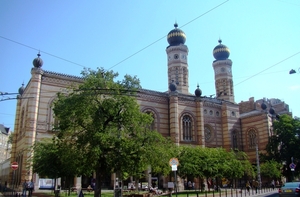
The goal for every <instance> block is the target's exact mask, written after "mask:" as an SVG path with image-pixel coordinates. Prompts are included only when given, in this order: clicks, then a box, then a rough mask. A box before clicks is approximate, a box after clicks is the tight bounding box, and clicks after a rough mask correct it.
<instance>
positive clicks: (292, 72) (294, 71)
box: [289, 68, 300, 75]
mask: <svg viewBox="0 0 300 197" xmlns="http://www.w3.org/2000/svg"><path fill="white" fill-rule="evenodd" d="M298 72H299V73H300V68H298ZM295 73H297V71H296V70H295V69H291V70H290V72H289V74H290V75H292V74H295Z"/></svg>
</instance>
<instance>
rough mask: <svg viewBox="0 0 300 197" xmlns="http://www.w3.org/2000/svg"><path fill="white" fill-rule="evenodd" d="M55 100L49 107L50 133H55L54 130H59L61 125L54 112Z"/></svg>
mask: <svg viewBox="0 0 300 197" xmlns="http://www.w3.org/2000/svg"><path fill="white" fill-rule="evenodd" d="M54 99H55V98H53V99H52V100H51V101H50V102H49V105H48V131H53V129H54V128H57V127H58V125H59V121H58V120H57V119H56V118H55V114H54V111H53V102H54Z"/></svg>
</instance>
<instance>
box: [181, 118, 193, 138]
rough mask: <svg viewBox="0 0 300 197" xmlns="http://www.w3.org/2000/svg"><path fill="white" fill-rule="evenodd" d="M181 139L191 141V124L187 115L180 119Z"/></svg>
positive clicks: (190, 119)
mask: <svg viewBox="0 0 300 197" xmlns="http://www.w3.org/2000/svg"><path fill="white" fill-rule="evenodd" d="M182 138H183V140H184V141H193V122H192V118H191V117H190V116H189V115H184V116H183V117H182Z"/></svg>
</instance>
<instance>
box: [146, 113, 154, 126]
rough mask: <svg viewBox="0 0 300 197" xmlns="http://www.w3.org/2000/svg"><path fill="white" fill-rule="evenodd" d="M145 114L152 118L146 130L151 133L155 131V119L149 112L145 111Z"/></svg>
mask: <svg viewBox="0 0 300 197" xmlns="http://www.w3.org/2000/svg"><path fill="white" fill-rule="evenodd" d="M146 113H147V114H149V115H150V116H151V117H152V118H153V121H152V122H151V124H149V125H148V129H149V130H151V131H153V130H155V117H154V114H153V113H152V112H150V111H147V112H146Z"/></svg>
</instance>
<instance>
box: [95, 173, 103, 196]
mask: <svg viewBox="0 0 300 197" xmlns="http://www.w3.org/2000/svg"><path fill="white" fill-rule="evenodd" d="M102 178H103V176H102V174H101V173H100V170H96V185H95V189H94V197H101V185H102Z"/></svg>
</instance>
